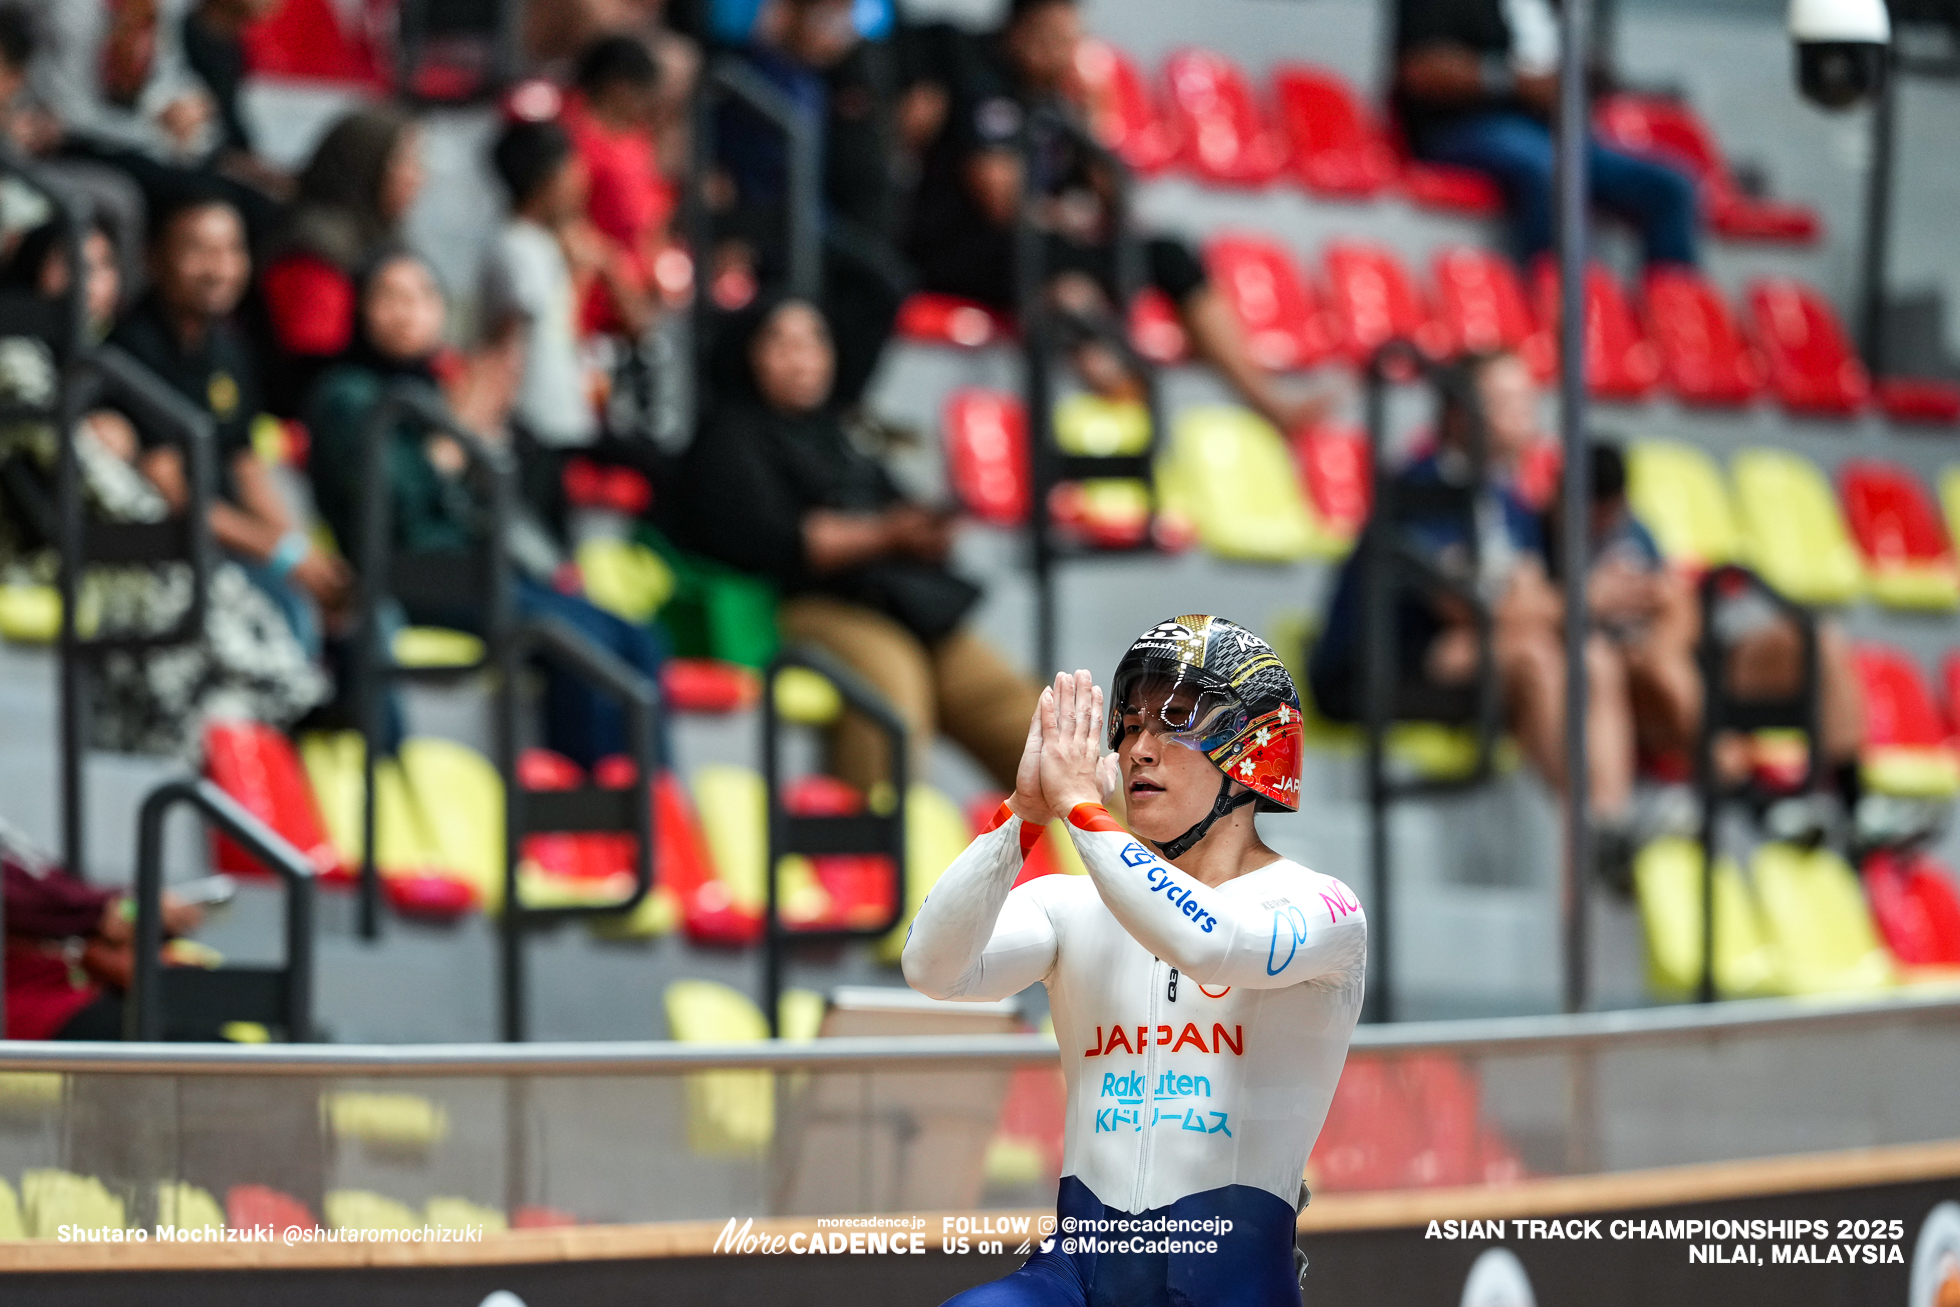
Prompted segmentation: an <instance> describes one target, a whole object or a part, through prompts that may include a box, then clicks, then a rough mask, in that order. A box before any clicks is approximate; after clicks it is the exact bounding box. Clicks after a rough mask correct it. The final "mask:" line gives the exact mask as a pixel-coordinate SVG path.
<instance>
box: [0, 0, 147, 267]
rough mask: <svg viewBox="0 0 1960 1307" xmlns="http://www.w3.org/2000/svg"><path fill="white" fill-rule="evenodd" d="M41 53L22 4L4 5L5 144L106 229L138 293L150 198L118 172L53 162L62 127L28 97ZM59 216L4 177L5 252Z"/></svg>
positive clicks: (1, 86) (0, 71)
mask: <svg viewBox="0 0 1960 1307" xmlns="http://www.w3.org/2000/svg"><path fill="white" fill-rule="evenodd" d="M34 48H35V39H34V20H33V16H32V15H31V14H30V13H29V12H28V11H27V10H26V9H24V8H22V7H20V6H19V5H17V4H0V139H5V140H7V141H9V142H11V143H12V144H13V146H14V148H15V149H16V150H18V151H20V153H21V155H22V156H23V157H25V158H28V159H32V160H33V161H34V163H35V165H36V168H37V170H38V172H39V173H40V176H41V180H42V181H43V182H44V183H45V184H46V185H47V186H48V188H49V189H50V190H53V191H56V192H58V193H59V194H60V195H61V196H62V198H63V199H65V200H66V201H67V202H68V203H69V204H71V205H73V206H75V207H77V208H82V209H84V210H86V215H93V216H95V217H98V218H100V219H101V220H102V221H103V222H104V223H105V224H106V226H107V228H108V230H109V232H110V234H111V235H112V236H113V238H114V245H115V248H116V249H117V251H118V252H119V253H120V254H121V255H122V256H123V258H124V263H123V266H122V268H121V269H120V271H121V274H122V275H121V284H122V289H123V292H124V294H125V295H126V296H129V295H132V294H133V292H134V290H135V288H136V286H137V285H138V283H139V282H140V280H141V268H142V265H141V255H140V250H141V247H142V244H143V192H142V190H141V188H139V187H138V186H137V185H136V183H135V182H134V181H132V180H130V178H129V177H128V176H126V175H125V174H123V173H121V172H118V171H117V170H115V169H114V168H110V167H107V166H106V165H103V164H98V163H89V162H86V161H84V160H80V159H54V158H52V157H50V156H52V154H53V153H54V151H55V150H57V149H59V148H60V146H61V123H60V121H59V120H58V119H56V118H55V117H54V115H53V114H50V113H49V112H48V111H47V110H46V109H44V108H42V107H41V106H40V105H38V104H36V103H34V102H33V100H32V97H31V95H30V94H29V93H28V91H27V80H28V68H29V66H30V65H31V64H32V62H33V59H34ZM86 215H85V216H86ZM53 216H54V209H53V206H52V205H50V204H49V203H48V200H47V197H46V196H43V195H42V194H40V193H39V192H37V191H35V190H34V189H33V188H31V187H29V186H28V185H27V184H26V183H24V182H22V181H20V180H19V179H17V178H14V177H11V176H9V177H5V178H0V252H4V250H5V248H6V245H7V241H8V238H10V237H12V236H16V235H18V234H20V233H22V232H25V231H27V230H28V229H29V228H31V227H38V226H40V225H41V224H42V223H44V222H47V221H48V219H50V218H51V217H53Z"/></svg>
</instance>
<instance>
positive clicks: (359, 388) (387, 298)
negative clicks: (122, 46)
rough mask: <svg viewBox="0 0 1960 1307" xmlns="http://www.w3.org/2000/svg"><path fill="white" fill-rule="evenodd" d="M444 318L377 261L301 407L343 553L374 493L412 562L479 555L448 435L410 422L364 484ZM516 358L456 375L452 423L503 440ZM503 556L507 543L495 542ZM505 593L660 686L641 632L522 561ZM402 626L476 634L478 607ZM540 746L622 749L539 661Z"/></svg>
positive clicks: (409, 258)
mask: <svg viewBox="0 0 1960 1307" xmlns="http://www.w3.org/2000/svg"><path fill="white" fill-rule="evenodd" d="M444 315H445V307H444V304H443V298H442V292H441V290H440V289H439V288H438V286H437V285H436V280H435V274H434V273H433V272H431V271H430V270H429V267H428V265H426V264H425V263H423V262H422V261H421V260H420V259H418V258H416V257H415V256H414V255H412V254H408V253H406V252H401V251H397V252H394V253H392V254H388V255H384V256H383V257H382V258H381V259H379V260H378V261H377V262H376V263H375V264H374V265H373V268H372V270H371V271H370V272H369V273H368V274H367V275H366V276H365V278H364V279H363V281H362V283H361V290H360V299H359V313H358V319H357V321H358V328H357V335H356V339H355V343H354V347H353V348H352V349H351V350H350V351H349V352H348V355H347V357H346V358H345V359H343V360H342V361H341V362H340V363H339V364H337V365H336V366H334V367H333V368H332V369H331V370H329V371H328V372H327V373H326V374H325V375H324V376H322V377H321V378H320V381H319V383H318V385H317V386H316V387H315V389H314V392H313V395H312V398H311V400H310V401H309V403H308V404H307V407H306V414H307V424H308V426H309V428H310V429H311V431H312V433H313V458H312V460H311V466H312V477H313V487H314V495H315V499H316V501H317V502H318V504H319V506H320V512H321V516H322V517H324V518H325V519H326V521H327V523H328V524H329V525H330V526H331V527H332V528H333V530H334V533H335V534H336V535H337V536H338V537H339V538H340V540H341V541H342V542H351V541H354V540H356V539H358V538H359V537H358V535H357V534H356V532H357V531H358V529H359V526H360V520H361V505H362V503H363V502H364V500H365V499H367V498H368V497H370V496H372V495H373V494H375V493H378V492H379V493H386V494H387V495H388V496H389V503H390V516H391V523H392V528H393V532H394V536H393V541H394V547H395V548H396V549H400V550H417V551H464V550H470V549H475V548H479V547H481V545H482V527H481V525H480V518H481V507H480V501H479V500H478V499H477V497H476V496H475V495H474V494H473V493H472V491H471V488H470V484H469V480H468V478H467V476H466V475H465V471H466V464H465V459H464V454H463V451H462V450H461V449H460V448H458V447H457V446H456V444H455V443H454V442H453V441H452V440H450V439H449V438H448V437H446V436H439V435H438V436H431V435H430V434H429V433H428V432H427V431H425V430H423V429H421V428H420V427H418V426H417V425H416V424H415V423H413V422H412V421H403V422H402V423H401V424H399V425H398V426H397V427H396V428H395V430H394V431H393V432H392V433H391V435H390V440H391V444H390V447H389V449H388V454H387V460H386V466H387V469H388V473H387V475H388V484H387V485H386V486H385V487H375V486H368V485H364V484H363V483H362V481H361V467H362V451H361V439H362V436H363V433H364V432H365V431H366V429H367V424H368V419H369V416H370V415H371V414H372V413H373V412H374V409H375V406H376V405H377V404H379V403H380V402H381V400H382V398H383V395H384V393H385V392H386V390H387V389H388V388H389V387H390V386H392V385H396V384H401V383H404V382H405V383H408V384H411V385H418V386H425V387H429V388H430V389H432V390H433V389H435V388H437V386H438V381H437V377H436V369H435V367H434V360H435V357H436V354H437V351H438V350H439V349H440V348H441V346H442V339H443V319H444ZM515 370H516V369H515V355H514V353H513V350H512V348H511V345H510V344H509V343H508V342H507V343H504V344H502V345H500V346H498V347H496V348H494V349H493V350H492V351H491V352H490V353H489V354H487V355H486V356H484V357H482V358H480V359H479V360H477V362H476V363H475V364H474V365H472V366H471V367H469V368H466V369H464V370H463V372H462V373H461V374H460V376H461V378H462V380H461V381H460V383H459V384H458V386H457V388H456V392H455V396H454V399H455V412H456V415H457V417H458V418H459V419H460V420H461V422H462V423H463V424H464V425H465V426H467V427H469V428H470V429H472V430H474V431H477V432H481V433H484V434H485V435H486V437H488V438H492V439H495V438H499V437H500V436H501V433H502V432H503V429H504V422H505V417H506V414H507V412H508V410H509V408H510V405H511V394H512V391H513V390H515V389H516V388H517V384H518V383H517V379H516V376H515ZM499 544H500V547H508V546H509V545H510V541H508V540H507V541H503V542H499ZM513 559H514V561H516V562H517V563H518V565H519V568H518V574H517V576H516V578H515V580H514V582H513V584H514V586H515V595H514V599H515V602H516V608H517V615H518V617H519V619H520V620H530V619H544V618H551V619H556V620H558V621H561V622H565V623H567V624H568V625H570V626H572V627H573V628H574V629H576V630H577V631H579V632H580V633H581V634H582V635H584V636H586V637H587V638H588V639H590V640H591V641H592V642H593V643H594V644H596V645H598V646H599V647H600V648H603V649H605V650H607V651H608V652H610V653H612V654H614V655H616V656H617V657H619V658H620V659H622V660H624V661H625V662H626V663H627V664H628V665H630V666H632V667H633V668H635V669H636V670H638V671H639V672H641V673H642V674H643V675H645V676H646V677H648V678H649V679H651V680H653V681H654V682H655V683H656V684H658V681H659V673H660V661H661V653H660V649H659V646H658V645H657V644H656V642H655V640H654V638H653V636H652V634H651V633H650V632H649V631H647V630H646V629H645V628H643V627H638V626H634V625H632V624H631V623H629V622H626V621H624V620H623V619H621V618H619V617H616V616H614V615H613V614H611V613H609V612H606V611H605V610H603V609H601V608H598V607H595V606H594V605H593V604H591V603H588V602H587V601H586V600H585V599H583V598H581V597H578V596H576V595H570V594H565V593H561V592H560V591H559V590H557V589H555V588H553V586H552V585H551V584H549V580H550V578H549V577H548V576H545V575H540V574H539V573H540V571H542V570H543V569H541V568H539V567H538V566H537V564H536V563H534V562H533V561H532V560H531V558H530V556H529V555H528V554H526V555H523V556H519V555H518V554H517V553H516V552H515V551H513ZM406 616H407V617H408V619H409V620H410V621H415V622H422V623H427V624H431V625H437V626H448V627H456V628H461V629H463V630H475V631H479V632H480V631H481V630H482V629H483V622H484V613H483V612H482V609H481V598H480V597H471V596H462V595H459V596H457V597H456V600H455V602H454V603H452V604H446V605H443V606H441V607H439V608H434V609H410V610H409V611H408V612H407V614H406ZM546 674H547V679H546V690H545V743H546V744H547V745H548V746H549V747H550V748H552V749H555V750H557V751H558V752H560V753H563V754H565V755H566V756H567V757H570V758H572V759H573V760H575V761H577V762H578V763H580V764H581V765H583V766H588V767H589V766H591V765H592V764H593V763H595V762H597V761H598V760H599V759H601V758H604V757H606V756H607V755H609V754H614V753H619V752H621V751H623V750H624V749H625V747H626V743H627V740H626V729H625V722H624V719H623V718H622V716H621V714H620V712H619V708H618V705H617V704H616V702H615V701H614V700H612V699H611V698H610V697H609V696H608V695H607V694H605V693H603V692H602V691H600V690H598V689H596V688H595V687H593V686H591V685H590V684H588V683H586V682H585V681H583V680H581V679H579V678H578V677H576V676H573V675H571V674H569V673H566V672H563V671H560V670H559V669H557V668H555V667H554V666H553V665H552V664H550V663H549V661H547V663H546Z"/></svg>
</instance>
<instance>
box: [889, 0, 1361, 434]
mask: <svg viewBox="0 0 1960 1307" xmlns="http://www.w3.org/2000/svg"><path fill="white" fill-rule="evenodd" d="M1081 38H1082V19H1081V14H1080V13H1079V11H1078V8H1077V4H1076V0H1013V3H1012V4H1011V5H1010V6H1009V9H1008V17H1007V22H1006V24H1005V25H1004V26H1003V27H1002V28H1001V29H1000V31H999V32H998V33H996V34H995V35H993V36H992V37H989V38H987V39H985V40H983V41H981V42H978V43H977V44H976V45H975V46H974V47H973V48H972V50H971V52H970V54H971V57H970V58H968V59H966V60H965V61H963V62H964V64H965V68H964V70H963V72H962V73H961V74H960V76H959V78H958V84H957V85H955V86H954V87H953V91H952V103H953V107H952V109H951V112H950V114H949V116H948V119H947V124H946V127H945V128H944V130H942V131H941V133H940V135H939V138H938V140H937V141H936V142H935V143H934V144H933V146H932V148H931V149H930V150H929V151H928V152H927V155H926V161H925V169H924V173H923V175H922V176H921V178H920V182H919V194H918V197H917V200H916V202H915V205H914V209H913V215H912V232H911V238H910V243H909V246H908V252H909V253H910V254H911V256H912V258H913V260H914V261H915V262H916V263H917V264H918V267H919V272H920V276H921V279H922V281H923V284H924V285H925V287H926V289H928V290H936V291H943V292H946V293H949V294H953V295H963V296H966V297H967V298H969V299H975V300H978V301H980V302H981V303H983V304H987V305H989V306H991V307H994V308H998V309H1004V310H1013V309H1014V308H1015V307H1016V295H1017V287H1018V286H1019V281H1018V276H1017V273H1016V269H1015V264H1016V257H1015V222H1016V217H1017V214H1018V212H1019V209H1020V206H1021V197H1022V194H1023V192H1024V189H1025V187H1026V185H1027V184H1028V182H1027V179H1026V178H1024V177H1023V175H1022V172H1023V151H1024V149H1025V148H1026V146H1027V144H1028V123H1029V118H1030V115H1031V114H1033V113H1035V112H1037V111H1041V112H1049V113H1059V114H1063V115H1066V116H1067V117H1069V118H1071V119H1073V120H1075V121H1076V122H1077V123H1078V124H1079V123H1080V122H1081V118H1082V115H1081V112H1080V109H1079V107H1078V106H1076V105H1074V104H1073V103H1071V102H1069V101H1068V99H1067V98H1066V97H1067V95H1068V88H1069V82H1070V78H1071V76H1072V72H1073V69H1074V65H1075V50H1076V46H1077V45H1078V44H1079V43H1080V41H1081ZM1085 130H1086V128H1085ZM1039 144H1040V156H1041V165H1042V166H1041V175H1040V176H1038V177H1037V178H1036V179H1035V180H1034V184H1035V185H1036V186H1037V187H1038V188H1039V191H1040V194H1041V197H1042V198H1043V200H1044V201H1046V203H1044V205H1043V206H1042V208H1043V213H1044V218H1043V222H1042V226H1043V250H1044V263H1045V265H1046V267H1047V269H1048V270H1049V272H1050V273H1051V274H1052V275H1053V276H1054V278H1055V280H1054V283H1053V284H1052V286H1051V289H1053V290H1054V291H1056V292H1057V298H1058V300H1059V301H1060V302H1061V303H1062V304H1063V305H1064V306H1065V307H1067V308H1068V309H1070V310H1071V311H1072V312H1074V313H1076V314H1078V315H1080V314H1082V313H1085V312H1088V311H1092V310H1095V309H1097V308H1098V307H1099V308H1100V311H1101V312H1104V313H1116V309H1117V306H1115V305H1114V300H1115V290H1116V245H1115V242H1114V240H1113V238H1112V236H1111V234H1110V226H1109V224H1110V218H1109V214H1108V211H1107V204H1108V193H1107V179H1106V178H1104V177H1102V176H1100V175H1099V174H1098V173H1097V171H1096V170H1095V169H1094V168H1093V167H1092V166H1091V163H1090V160H1089V159H1088V158H1087V157H1086V156H1085V155H1084V154H1083V153H1082V152H1081V151H1080V150H1078V149H1077V148H1076V147H1075V146H1074V145H1073V143H1072V142H1069V141H1067V140H1065V139H1061V138H1058V137H1055V136H1054V135H1053V134H1044V136H1043V139H1042V140H1041V141H1040V143H1039ZM1144 260H1145V264H1146V274H1147V277H1148V280H1149V282H1150V284H1152V285H1154V286H1155V287H1156V288H1157V289H1159V290H1161V291H1162V292H1163V293H1164V294H1165V295H1167V296H1169V297H1170V300H1171V302H1172V303H1173V304H1175V305H1176V306H1177V311H1178V314H1179V316H1180V317H1181V318H1182V319H1183V322H1184V327H1185V330H1186V332H1187V333H1188V334H1189V336H1190V340H1191V344H1192V346H1193V348H1194V349H1195V351H1196V352H1197V353H1198V354H1199V355H1200V356H1201V357H1203V358H1204V359H1206V360H1207V361H1208V362H1210V363H1211V364H1213V365H1214V366H1215V367H1217V368H1218V370H1219V371H1220V372H1222V373H1223V374H1224V376H1225V379H1226V381H1227V382H1229V383H1230V384H1231V386H1232V388H1233V389H1234V390H1236V391H1238V392H1239V394H1240V395H1241V396H1242V397H1243V398H1244V399H1245V401H1246V403H1248V404H1250V405H1251V406H1252V407H1253V408H1255V409H1257V410H1258V411H1259V412H1260V413H1262V414H1264V415H1265V416H1266V417H1267V418H1268V419H1270V420H1271V421H1272V422H1273V423H1274V424H1275V425H1277V426H1278V427H1279V428H1280V429H1281V430H1283V431H1290V430H1293V429H1295V428H1297V427H1299V426H1301V425H1302V424H1304V423H1306V422H1309V421H1311V420H1313V419H1314V418H1316V417H1318V416H1319V415H1320V413H1321V412H1322V411H1323V409H1324V408H1325V401H1324V400H1321V399H1304V400H1303V399H1296V398H1290V397H1288V396H1286V395H1284V394H1283V393H1281V392H1280V391H1279V390H1278V389H1277V388H1276V387H1275V386H1274V385H1273V380H1272V377H1271V376H1270V375H1269V374H1268V373H1267V372H1266V371H1265V370H1264V369H1262V368H1261V367H1259V366H1258V365H1257V364H1256V363H1254V362H1253V361H1252V358H1251V356H1250V355H1248V354H1247V353H1246V347H1245V341H1244V338H1243V337H1242V335H1241V334H1240V332H1239V327H1238V322H1237V320H1236V319H1235V318H1234V317H1233V316H1232V313H1231V310H1230V309H1229V308H1228V306H1227V305H1226V304H1225V302H1224V300H1223V299H1222V298H1221V297H1220V296H1219V295H1218V294H1217V292H1215V291H1214V290H1213V289H1212V287H1211V285H1210V283H1209V282H1208V281H1207V280H1206V278H1205V270H1204V266H1203V265H1202V264H1201V263H1199V262H1198V259H1197V257H1196V256H1195V255H1194V254H1193V253H1192V252H1191V251H1190V249H1189V248H1187V247H1186V246H1185V245H1183V244H1182V243H1180V242H1178V241H1175V240H1170V239H1167V238H1163V237H1158V238H1153V239H1151V240H1148V241H1146V242H1145V244H1144ZM1116 316H1117V317H1118V318H1119V319H1120V317H1121V314H1120V313H1116ZM1077 362H1078V366H1079V367H1081V368H1082V369H1083V371H1084V373H1085V379H1086V380H1088V381H1089V382H1090V383H1091V384H1092V385H1093V386H1095V387H1096V388H1097V389H1100V390H1106V391H1107V390H1111V389H1114V388H1116V387H1117V386H1118V385H1119V384H1120V383H1119V382H1118V381H1117V380H1116V379H1115V378H1113V377H1111V376H1110V374H1109V369H1110V366H1111V364H1110V363H1109V362H1107V361H1104V360H1101V359H1099V358H1097V357H1096V353H1084V352H1080V351H1079V352H1078V355H1077Z"/></svg>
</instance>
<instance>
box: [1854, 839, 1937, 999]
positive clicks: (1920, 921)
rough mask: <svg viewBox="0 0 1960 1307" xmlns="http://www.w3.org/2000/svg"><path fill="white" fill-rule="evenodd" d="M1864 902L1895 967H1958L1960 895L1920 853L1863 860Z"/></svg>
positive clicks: (1883, 854) (1891, 852) (1891, 853)
mask: <svg viewBox="0 0 1960 1307" xmlns="http://www.w3.org/2000/svg"><path fill="white" fill-rule="evenodd" d="M1864 882H1865V901H1866V902H1867V903H1869V904H1870V905H1871V910H1872V921H1873V923H1874V924H1875V925H1876V926H1877V927H1878V933H1879V937H1880V938H1881V939H1883V940H1884V941H1885V947H1886V948H1888V949H1890V950H1891V951H1892V956H1893V957H1895V958H1897V959H1898V960H1899V963H1900V965H1902V966H1905V967H1908V968H1938V969H1940V970H1951V969H1953V968H1960V894H1956V893H1955V891H1954V883H1953V874H1952V873H1951V872H1950V871H1947V870H1946V869H1945V868H1944V867H1942V866H1941V865H1940V864H1939V863H1937V862H1934V861H1933V860H1932V859H1931V858H1929V857H1927V856H1926V855H1925V854H1924V853H1903V852H1899V851H1897V850H1893V849H1880V850H1878V851H1877V852H1875V853H1873V854H1872V855H1871V856H1870V857H1868V858H1866V859H1865V866H1864Z"/></svg>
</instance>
